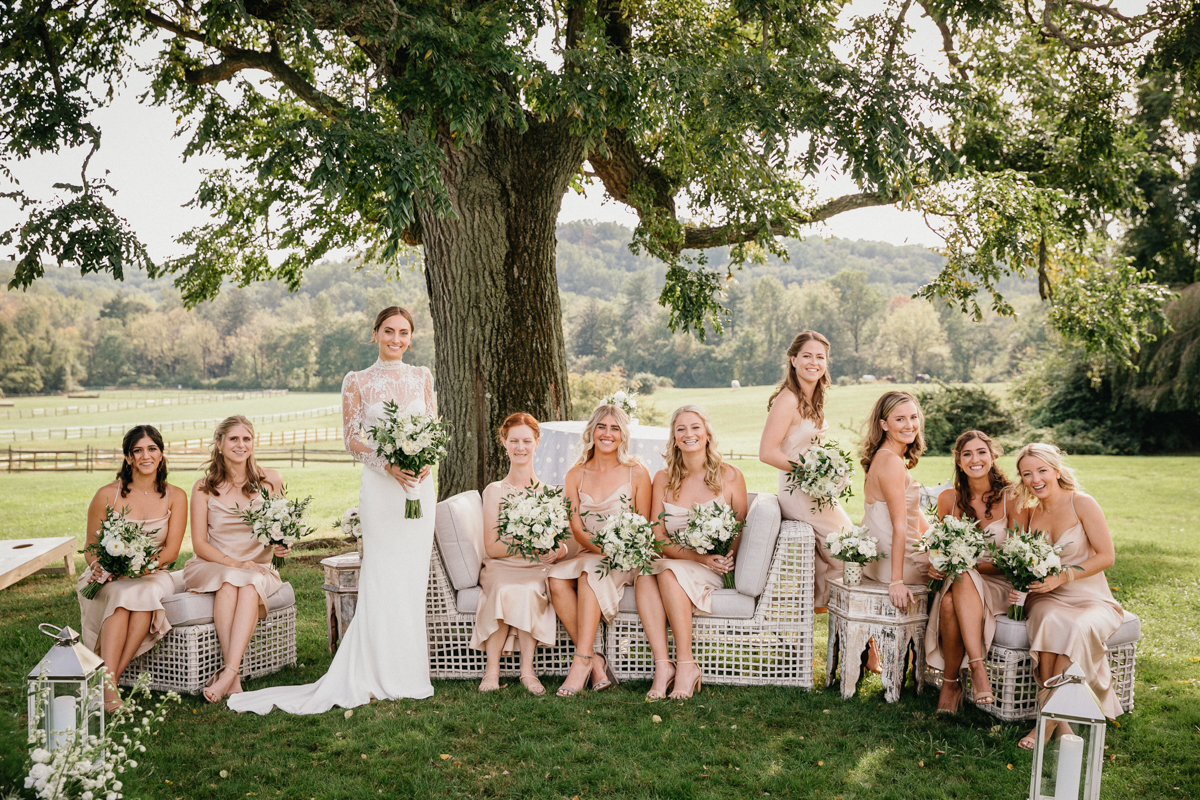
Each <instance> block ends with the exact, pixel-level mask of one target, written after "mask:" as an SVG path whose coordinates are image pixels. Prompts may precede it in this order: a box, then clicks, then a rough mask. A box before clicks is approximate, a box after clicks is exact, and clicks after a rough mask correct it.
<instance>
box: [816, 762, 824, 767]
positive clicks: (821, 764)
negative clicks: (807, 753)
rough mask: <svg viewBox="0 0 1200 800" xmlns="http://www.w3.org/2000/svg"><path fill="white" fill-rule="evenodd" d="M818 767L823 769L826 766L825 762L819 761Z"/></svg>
mask: <svg viewBox="0 0 1200 800" xmlns="http://www.w3.org/2000/svg"><path fill="white" fill-rule="evenodd" d="M817 766H818V767H823V766H825V762H824V761H818V762H817Z"/></svg>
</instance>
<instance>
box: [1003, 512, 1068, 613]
mask: <svg viewBox="0 0 1200 800" xmlns="http://www.w3.org/2000/svg"><path fill="white" fill-rule="evenodd" d="M1005 533H1007V534H1008V538H1006V539H1005V540H1004V544H1000V545H997V544H995V543H994V542H993V543H992V544H990V545H988V549H989V550H991V553H992V563H993V564H994V565H995V566H996V569H998V570H1000V571H1001V572H1002V573H1004V577H1006V578H1008V582H1009V583H1011V584H1012V585H1013V588H1014V589H1016V590H1017V592H1018V593H1019V594H1020V595H1021V600H1020V602H1018V603H1014V604H1013V605H1010V606H1009V607H1008V618H1009V619H1017V620H1020V619H1024V618H1025V593H1026V592H1028V591H1029V586H1030V584H1032V583H1036V582H1037V581H1040V580H1045V579H1046V578H1049V577H1050V576H1051V575H1057V574H1059V573H1060V572H1065V571H1066V570H1067V569H1068V568H1069V566H1068V565H1064V564H1063V563H1062V559H1061V558H1059V555H1058V554H1059V552H1060V551H1061V550H1062V547H1061V546H1060V545H1054V544H1051V543H1050V540H1049V539H1047V538H1046V535H1045V534H1043V533H1042V532H1041V531H1026V530H1021V529H1020V528H1010V529H1008V530H1007V531H1005ZM1073 568H1074V569H1083V568H1082V567H1073Z"/></svg>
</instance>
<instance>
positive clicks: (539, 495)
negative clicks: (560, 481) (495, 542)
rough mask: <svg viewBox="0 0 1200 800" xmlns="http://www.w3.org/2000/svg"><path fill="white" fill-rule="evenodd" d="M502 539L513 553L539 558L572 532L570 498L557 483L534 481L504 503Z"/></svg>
mask: <svg viewBox="0 0 1200 800" xmlns="http://www.w3.org/2000/svg"><path fill="white" fill-rule="evenodd" d="M498 523H499V528H500V540H501V541H502V542H504V543H505V544H506V545H508V552H509V555H520V556H523V557H524V558H525V559H526V560H527V561H534V562H536V561H537V560H538V559H539V558H540V557H541V556H542V555H543V554H544V553H548V552H550V551H551V550H553V549H554V548H556V547H558V546H559V544H561V543H562V541H563V540H564V539H566V538H567V537H568V536H570V535H571V508H570V501H568V500H567V498H565V497H564V496H563V490H562V489H561V488H560V487H556V486H542V488H540V489H539V488H538V486H537V484H536V483H532V482H531V483H530V484H529V486H528V487H526V488H525V489H523V490H521V491H519V492H513V493H512V494H510V495H509V496H508V497H505V498H504V501H503V502H501V503H500V516H499V519H498Z"/></svg>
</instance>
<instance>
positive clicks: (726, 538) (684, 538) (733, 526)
mask: <svg viewBox="0 0 1200 800" xmlns="http://www.w3.org/2000/svg"><path fill="white" fill-rule="evenodd" d="M743 524H744V523H741V522H738V520H737V517H736V516H734V513H733V508H732V507H731V506H730V505H729V504H728V503H723V502H721V501H719V500H718V501H717V502H715V503H713V504H712V505H710V506H709V505H694V506H692V510H691V511H689V512H688V519H687V524H686V525H684V526H683V527H682V528H680V529H679V530H677V531H675V533H673V534H671V541H673V542H674V543H675V544H677V545H679V546H680V547H686V548H688V549H689V550H695V551H696V552H697V553H716V554H717V555H719V556H723V555H725V554H727V553H728V552H729V548H731V547H733V542H734V540H735V539H737V535H738V533H740V532H741V530H742V525H743ZM721 577H722V578H723V580H724V582H725V588H726V589H732V588H733V572H732V571H731V572H726V573H725V574H724V575H723V576H721Z"/></svg>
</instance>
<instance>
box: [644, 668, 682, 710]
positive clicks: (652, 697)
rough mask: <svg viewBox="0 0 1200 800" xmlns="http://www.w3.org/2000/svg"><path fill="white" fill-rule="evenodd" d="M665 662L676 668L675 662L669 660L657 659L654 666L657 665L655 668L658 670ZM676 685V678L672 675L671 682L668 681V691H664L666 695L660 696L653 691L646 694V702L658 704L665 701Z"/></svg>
mask: <svg viewBox="0 0 1200 800" xmlns="http://www.w3.org/2000/svg"><path fill="white" fill-rule="evenodd" d="M663 662H666V663H667V664H670V665H671V666H672V667H674V666H675V662H673V661H672V660H671V659H669V658H656V659H654V665H655V666H654V668H655V669H658V665H659V664H661V663H663ZM674 685H675V676H674V675H672V676H671V680H669V681H667V687H666V689H664V690H663V691H664V692H665V693H664V694H659V693H658V692H656V691H654V690H653V689H651V690H650V691H648V692H646V702H647V703H657V702H658V701H659V700H665V699H666V697H667V694H669V693H670V691H671V687H672V686H674Z"/></svg>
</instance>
